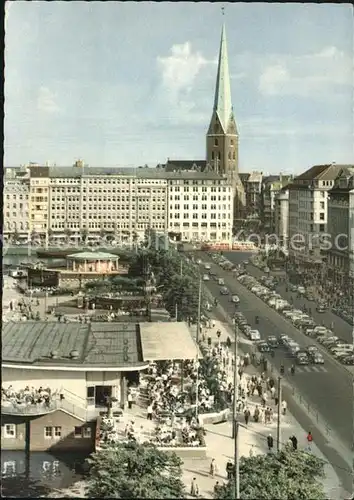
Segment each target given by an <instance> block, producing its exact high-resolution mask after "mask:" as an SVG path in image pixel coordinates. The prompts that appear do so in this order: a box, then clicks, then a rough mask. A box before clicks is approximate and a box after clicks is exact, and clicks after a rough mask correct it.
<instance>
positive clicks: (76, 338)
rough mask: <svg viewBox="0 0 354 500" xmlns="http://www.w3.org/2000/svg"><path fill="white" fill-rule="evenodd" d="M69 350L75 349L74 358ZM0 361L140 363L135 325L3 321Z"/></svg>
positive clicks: (49, 363) (121, 365)
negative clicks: (0, 357)
mask: <svg viewBox="0 0 354 500" xmlns="http://www.w3.org/2000/svg"><path fill="white" fill-rule="evenodd" d="M73 351H77V353H78V357H77V358H76V359H75V358H73V357H72V355H71V353H72V352H73ZM52 353H55V357H54V356H53V355H52ZM2 361H3V363H4V362H5V363H6V362H7V363H23V364H24V363H26V364H28V363H29V364H33V365H36V366H48V365H49V366H62V365H65V366H72V367H77V366H85V367H86V366H87V367H88V366H91V367H94V366H97V367H99V366H102V365H103V366H105V367H117V368H129V367H136V366H137V367H139V366H143V357H142V352H141V342H140V333H139V328H138V325H137V324H132V323H99V322H97V323H90V324H80V323H59V322H44V321H34V322H30V321H28V322H23V323H22V322H21V323H13V322H11V323H6V324H5V325H3V331H2Z"/></svg>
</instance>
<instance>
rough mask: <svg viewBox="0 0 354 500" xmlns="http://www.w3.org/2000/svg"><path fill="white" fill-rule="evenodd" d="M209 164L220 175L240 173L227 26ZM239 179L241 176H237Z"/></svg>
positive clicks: (207, 141) (211, 131)
mask: <svg viewBox="0 0 354 500" xmlns="http://www.w3.org/2000/svg"><path fill="white" fill-rule="evenodd" d="M206 143H207V144H206V145H207V163H209V165H210V167H211V168H212V169H213V170H215V171H217V172H219V173H220V174H229V175H231V176H232V177H233V176H234V175H235V174H236V175H237V174H238V132H237V126H236V121H235V117H234V113H233V108H232V102H231V85H230V74H229V61H228V57H227V44H226V31H225V25H223V27H222V32H221V42H220V52H219V63H218V74H217V78H216V88H215V99H214V108H213V113H212V115H211V121H210V125H209V129H208V133H207V137H206ZM237 177H238V175H237Z"/></svg>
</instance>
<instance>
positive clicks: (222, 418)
mask: <svg viewBox="0 0 354 500" xmlns="http://www.w3.org/2000/svg"><path fill="white" fill-rule="evenodd" d="M229 414H230V410H229V409H228V408H227V409H226V410H222V411H220V412H218V413H204V414H202V415H200V414H199V416H198V418H199V423H200V425H201V426H204V425H207V424H221V423H222V422H227V421H228V418H229Z"/></svg>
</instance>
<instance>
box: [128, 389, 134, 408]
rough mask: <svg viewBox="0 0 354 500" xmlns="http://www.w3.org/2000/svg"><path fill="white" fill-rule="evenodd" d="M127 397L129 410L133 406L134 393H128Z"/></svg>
mask: <svg viewBox="0 0 354 500" xmlns="http://www.w3.org/2000/svg"><path fill="white" fill-rule="evenodd" d="M127 399H128V408H129V410H131V409H132V406H133V396H132V394H131V393H130V392H129V394H128V398H127Z"/></svg>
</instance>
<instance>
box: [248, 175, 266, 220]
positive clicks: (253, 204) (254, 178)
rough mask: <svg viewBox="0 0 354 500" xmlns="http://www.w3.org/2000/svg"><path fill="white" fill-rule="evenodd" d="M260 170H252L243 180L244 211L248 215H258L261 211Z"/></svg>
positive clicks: (261, 176)
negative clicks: (244, 180)
mask: <svg viewBox="0 0 354 500" xmlns="http://www.w3.org/2000/svg"><path fill="white" fill-rule="evenodd" d="M262 181H263V173H262V172H252V173H251V174H250V175H249V177H248V178H247V180H246V182H245V197H246V213H247V216H248V217H257V218H258V217H260V215H261V211H262Z"/></svg>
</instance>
